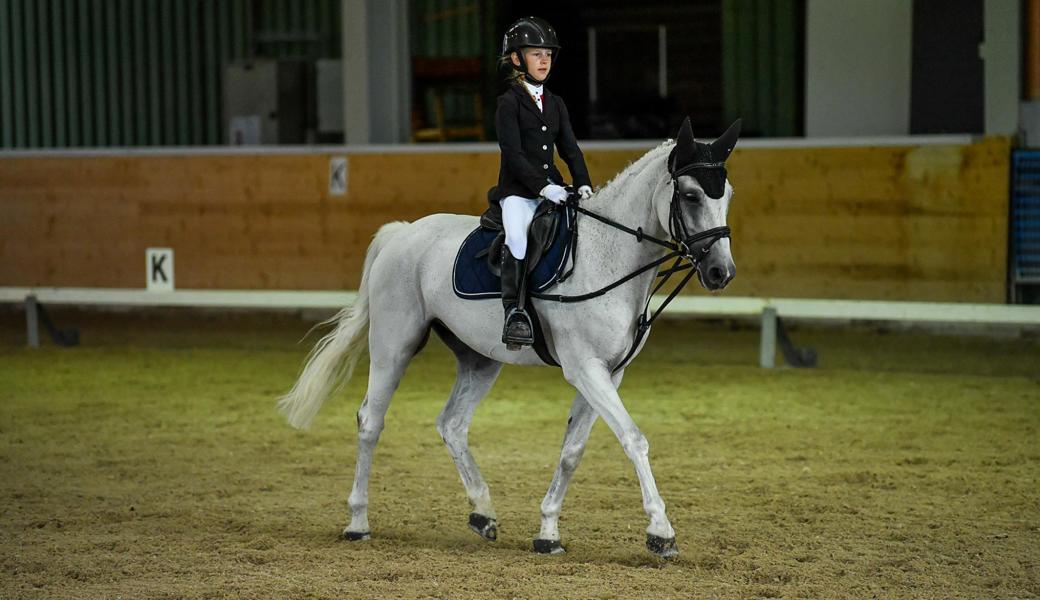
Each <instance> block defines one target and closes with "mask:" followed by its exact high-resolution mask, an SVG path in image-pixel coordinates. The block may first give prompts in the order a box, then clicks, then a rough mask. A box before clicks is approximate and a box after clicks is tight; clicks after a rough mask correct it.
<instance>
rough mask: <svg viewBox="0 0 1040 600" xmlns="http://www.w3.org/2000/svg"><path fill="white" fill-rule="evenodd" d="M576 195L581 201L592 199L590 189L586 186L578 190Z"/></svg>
mask: <svg viewBox="0 0 1040 600" xmlns="http://www.w3.org/2000/svg"><path fill="white" fill-rule="evenodd" d="M578 195H579V196H581V199H582V200H588V199H589V198H591V197H592V188H590V187H589V186H587V185H583V186H581V187H580V188H578Z"/></svg>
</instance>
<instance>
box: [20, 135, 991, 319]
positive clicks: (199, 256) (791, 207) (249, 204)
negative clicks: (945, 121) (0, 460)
mask: <svg viewBox="0 0 1040 600" xmlns="http://www.w3.org/2000/svg"><path fill="white" fill-rule="evenodd" d="M641 153H642V152H641V151H636V150H631V151H630V150H625V151H620V150H589V151H587V152H586V155H587V160H588V163H589V168H590V171H591V173H592V175H593V179H594V180H595V182H596V184H597V185H599V184H602V183H604V182H605V181H607V180H608V179H609V178H610V177H612V176H613V175H614V174H615V173H616V172H618V171H619V170H620V169H622V168H623V167H624V166H625V165H626V164H627V163H628V162H629V161H631V160H633V159H635V158H636V157H638V156H639V155H640V154H641ZM1009 154H1010V149H1009V141H1008V140H1007V139H1005V138H986V139H983V140H981V141H978V142H976V143H971V144H967V145H955V144H953V145H922V146H912V145H907V146H888V147H806V148H754V147H752V148H745V149H738V150H737V151H736V152H735V153H734V156H733V157H732V158H731V159H730V181H731V182H732V183H733V185H734V187H735V189H736V195H735V197H734V201H733V204H732V207H731V211H730V224H731V226H732V228H733V252H734V258H735V261H736V264H737V273H738V274H737V278H736V279H735V280H734V282H733V284H732V285H731V286H730V288H729V289H728V290H727V291H726V292H725V293H726V294H732V295H740V296H744V295H748V296H773V297H812V298H850V299H890V300H932V301H971V302H1004V300H1005V290H1006V277H1007V266H1006V265H1007V230H1008V223H1007V215H1008V206H1007V203H1008V168H1009V167H1008V164H1009ZM339 155H340V154H337V153H335V152H331V153H324V152H322V153H285V154H248V153H246V154H233V153H225V154H185V155H168V154H137V155H114V156H83V155H71V156H70V155H53V156H50V155H38V156H37V155H32V156H17V155H16V156H10V155H9V156H2V155H0V286H58V287H66V286H68V287H79V286H85V287H115V288H141V287H144V274H145V249H146V248H148V247H169V248H173V249H174V252H175V265H176V275H175V277H176V285H177V287H178V288H197V289H356V288H357V285H358V280H359V275H360V270H361V265H362V260H363V258H364V252H365V248H366V247H367V245H368V242H369V240H370V238H371V236H372V234H373V233H374V232H375V230H376V229H377V228H378V227H379V226H380V225H381V224H383V223H385V222H388V221H393V220H402V219H403V220H414V219H417V218H419V217H421V216H423V215H425V214H429V213H433V212H454V213H465V214H473V215H475V214H478V213H480V212H481V211H482V210H483V208H484V206H485V202H486V201H485V192H486V190H487V188H488V187H489V186H491V185H492V184H493V183H494V180H495V177H496V174H497V168H498V156H497V154H496V153H494V152H491V151H481V150H474V151H462V152H457V153H443V152H437V153H429V152H390V153H370V154H366V153H363V152H362V153H357V152H356V151H353V150H352V151H351V153H350V154H349V155H348V163H349V175H348V182H349V183H348V193H347V194H346V195H344V196H330V195H329V190H328V178H329V160H330V158H331V157H333V156H339ZM692 287H697V288H698V289H697V290H695V291H693V292H692V293H704V292H703V290H700V289H699V286H692Z"/></svg>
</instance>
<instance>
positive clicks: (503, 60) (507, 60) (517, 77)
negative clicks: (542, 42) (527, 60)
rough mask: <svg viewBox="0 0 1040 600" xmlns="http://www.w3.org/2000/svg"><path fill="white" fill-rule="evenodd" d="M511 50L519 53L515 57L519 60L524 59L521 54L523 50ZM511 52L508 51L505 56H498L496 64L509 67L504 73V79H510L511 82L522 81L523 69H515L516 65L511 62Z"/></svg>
mask: <svg viewBox="0 0 1040 600" xmlns="http://www.w3.org/2000/svg"><path fill="white" fill-rule="evenodd" d="M513 52H516V53H517V54H518V55H519V56H518V57H517V58H519V59H520V60H521V61H522V60H524V57H523V54H521V53H522V52H523V51H522V50H513ZM513 52H510V53H509V54H507V55H506V56H502V57H500V58H499V59H498V66H499V67H508V68H509V74H508V75H506V81H511V82H513V83H523V81H524V73H523V71H520V70H519V69H517V67H516V65H514V64H513Z"/></svg>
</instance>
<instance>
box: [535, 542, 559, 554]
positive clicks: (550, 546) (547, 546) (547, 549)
mask: <svg viewBox="0 0 1040 600" xmlns="http://www.w3.org/2000/svg"><path fill="white" fill-rule="evenodd" d="M534 551H535V552H537V553H538V554H563V553H564V552H566V550H564V549H563V546H561V545H560V540H535V541H534Z"/></svg>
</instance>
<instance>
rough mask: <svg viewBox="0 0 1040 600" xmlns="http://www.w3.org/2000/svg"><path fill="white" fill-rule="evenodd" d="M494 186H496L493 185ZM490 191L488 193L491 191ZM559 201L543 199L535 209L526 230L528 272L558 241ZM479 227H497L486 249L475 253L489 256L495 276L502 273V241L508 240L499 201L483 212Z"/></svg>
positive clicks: (491, 228) (560, 211)
mask: <svg viewBox="0 0 1040 600" xmlns="http://www.w3.org/2000/svg"><path fill="white" fill-rule="evenodd" d="M491 189H492V190H494V189H495V188H491ZM490 193H491V192H489V193H488V194H489V195H490ZM562 212H563V211H562V210H557V205H555V204H553V203H552V202H542V203H541V204H539V205H538V208H536V209H535V211H534V218H533V219H532V220H531V227H530V228H529V229H528V230H527V272H528V274H530V273H532V272H534V269H535V267H536V266H538V262H539V261H541V260H542V257H543V256H545V253H546V252H547V251H548V250H549V249H550V248H552V245H553V242H555V241H556V235H557V229H558V228H559V220H560V213H562ZM480 227H481V228H482V229H485V230H487V231H494V232H496V234H497V235H495V239H494V240H492V241H491V245H490V246H488V247H487V248H486V249H484V250H481V251H480V252H478V253H477V255H476V257H477V258H480V257H482V256H485V255H486V256H487V265H488V269H489V270H490V271H491V272H492V273H493V274H494V275H495V277H501V276H502V265H501V264H500V263H501V261H502V245H503V244H505V243H506V233H505V231H504V230H503V228H502V207H501V206H499V205H498V204H497V203H496V204H492V205H491V206H490V207H488V209H487V210H486V211H484V214H482V215H480Z"/></svg>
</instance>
